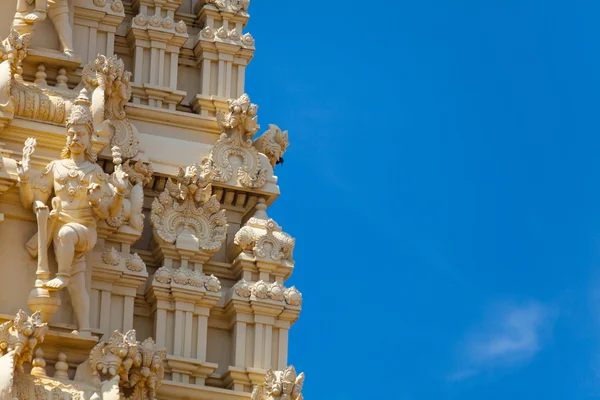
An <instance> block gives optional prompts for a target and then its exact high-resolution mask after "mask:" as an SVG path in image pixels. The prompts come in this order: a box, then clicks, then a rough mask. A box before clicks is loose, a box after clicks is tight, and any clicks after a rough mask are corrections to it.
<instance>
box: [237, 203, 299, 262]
mask: <svg viewBox="0 0 600 400" xmlns="http://www.w3.org/2000/svg"><path fill="white" fill-rule="evenodd" d="M266 209H267V205H266V204H265V201H264V199H263V198H260V199H259V201H258V203H257V204H256V213H255V214H254V216H253V217H252V218H250V219H249V220H248V222H247V223H246V224H245V225H244V226H243V227H242V228H241V229H240V230H239V231H238V232H237V233H236V234H235V237H234V239H233V241H234V244H235V245H237V246H238V247H239V248H240V249H241V250H242V251H246V252H250V253H252V254H253V255H254V258H256V259H257V260H262V261H267V262H277V263H278V262H281V261H283V260H287V261H293V259H292V252H293V250H294V246H295V244H296V239H294V238H292V237H291V236H290V235H288V234H287V233H285V232H283V231H282V229H281V227H280V226H279V225H278V224H277V222H275V221H274V220H273V219H271V218H268V216H267V214H266Z"/></svg>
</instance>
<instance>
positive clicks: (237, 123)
mask: <svg viewBox="0 0 600 400" xmlns="http://www.w3.org/2000/svg"><path fill="white" fill-rule="evenodd" d="M228 104H229V112H228V113H226V114H225V113H223V112H222V111H221V110H218V111H217V123H218V124H219V127H220V128H221V132H222V133H221V137H220V138H219V140H218V141H217V143H216V144H215V146H214V147H213V149H212V150H211V152H210V154H209V156H208V157H207V158H205V159H204V160H203V162H202V163H203V169H204V173H205V174H206V175H207V177H208V178H209V179H210V180H211V181H214V182H228V181H229V180H230V179H231V178H232V177H233V173H234V170H233V168H234V166H233V164H232V163H231V160H230V158H231V157H232V156H238V157H239V158H240V159H241V160H242V163H241V165H240V166H239V167H238V168H237V177H236V178H237V183H239V184H240V185H242V186H244V187H247V188H251V189H256V188H261V187H263V186H264V184H265V183H266V181H267V176H268V172H269V170H267V169H265V168H263V165H262V161H261V158H260V155H259V153H258V151H257V150H256V149H255V148H254V147H253V146H252V136H254V134H255V133H256V131H258V129H259V125H258V124H257V117H256V112H257V110H258V106H257V105H256V104H252V103H251V102H250V98H249V97H248V95H247V94H243V95H242V96H241V97H240V98H238V99H236V100H229V101H228ZM269 168H270V166H269Z"/></svg>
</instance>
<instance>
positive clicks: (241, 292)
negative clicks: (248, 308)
mask: <svg viewBox="0 0 600 400" xmlns="http://www.w3.org/2000/svg"><path fill="white" fill-rule="evenodd" d="M233 291H234V292H235V294H237V295H238V296H240V297H250V294H251V293H250V285H249V284H248V282H246V280H245V279H242V280H240V281H238V282H237V283H236V284H235V285H233Z"/></svg>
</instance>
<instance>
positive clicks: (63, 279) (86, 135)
mask: <svg viewBox="0 0 600 400" xmlns="http://www.w3.org/2000/svg"><path fill="white" fill-rule="evenodd" d="M66 125H67V143H66V146H65V148H64V149H63V151H62V154H61V158H60V159H59V160H55V161H52V162H51V163H50V164H48V166H47V167H46V169H45V170H44V172H43V173H42V175H41V176H40V177H38V178H36V179H34V182H33V183H31V182H30V179H29V170H30V167H29V159H30V157H31V154H32V153H33V152H34V150H35V140H31V139H30V140H28V142H27V143H26V147H25V149H24V151H23V159H22V161H21V162H20V163H19V164H18V175H19V182H20V189H21V201H22V203H23V206H24V207H26V208H32V209H33V211H34V212H35V214H36V216H37V221H38V233H37V234H36V236H35V237H34V238H32V240H30V241H29V242H28V244H27V248H28V250H29V251H30V253H31V254H32V256H36V257H37V259H38V270H37V273H36V274H37V278H38V279H37V281H36V285H35V286H36V287H35V289H34V291H33V292H32V294H31V295H30V306H32V307H34V308H39V309H44V306H45V304H44V301H38V300H40V298H44V299H47V298H48V297H51V296H48V293H47V292H52V291H56V290H60V289H62V288H65V287H67V288H68V290H69V294H70V296H71V300H72V304H73V311H74V313H75V316H76V318H77V323H78V326H79V331H80V333H81V334H86V335H89V334H90V332H91V329H90V322H89V306H90V300H89V295H88V293H87V290H86V287H85V276H84V274H83V272H84V271H85V268H86V266H85V254H86V253H87V252H88V251H90V250H91V249H92V248H93V247H94V245H95V243H96V239H97V232H96V224H97V221H98V220H99V219H101V218H106V217H107V216H109V215H115V214H117V213H118V212H119V210H120V208H121V204H122V199H123V193H124V191H125V190H126V189H127V185H128V181H127V179H128V177H127V174H126V173H125V172H124V171H123V169H122V167H120V166H118V167H117V168H116V169H115V172H114V174H113V176H112V179H111V180H110V183H109V177H108V175H106V174H105V173H104V172H103V171H102V168H100V166H99V165H98V164H96V154H95V153H94V151H93V150H92V147H91V146H92V136H93V132H94V129H93V121H92V114H91V112H90V109H89V100H88V99H87V97H86V91H85V90H82V93H81V95H80V97H79V98H78V99H77V101H76V102H75V105H74V106H73V108H72V109H71V114H70V115H69V118H68V119H67V124H66ZM53 193H54V197H52V194H53ZM50 198H51V199H52V201H51V203H52V210H51V211H50V209H49V208H48V206H47V204H46V203H47V202H48V200H49V199H50ZM51 242H53V243H54V251H55V254H56V261H57V263H58V273H57V275H56V277H55V278H54V279H49V278H50V271H49V269H48V258H47V248H48V246H49V244H50V243H51ZM40 303H41V304H40ZM47 314H51V312H47Z"/></svg>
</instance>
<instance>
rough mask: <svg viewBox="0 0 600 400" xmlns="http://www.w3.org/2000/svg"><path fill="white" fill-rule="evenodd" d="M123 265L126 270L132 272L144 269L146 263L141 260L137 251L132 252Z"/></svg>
mask: <svg viewBox="0 0 600 400" xmlns="http://www.w3.org/2000/svg"><path fill="white" fill-rule="evenodd" d="M125 266H126V267H127V269H128V270H130V271H133V272H142V271H145V270H146V263H144V260H142V258H141V257H140V256H139V255H138V253H133V254H132V255H131V256H130V257H129V258H128V259H127V261H125Z"/></svg>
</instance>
